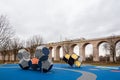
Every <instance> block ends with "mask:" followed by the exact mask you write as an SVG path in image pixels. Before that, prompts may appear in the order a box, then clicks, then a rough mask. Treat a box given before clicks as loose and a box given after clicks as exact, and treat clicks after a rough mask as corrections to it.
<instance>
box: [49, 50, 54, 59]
mask: <svg viewBox="0 0 120 80" xmlns="http://www.w3.org/2000/svg"><path fill="white" fill-rule="evenodd" d="M52 49H53V48H49V50H50V54H49V59H52Z"/></svg>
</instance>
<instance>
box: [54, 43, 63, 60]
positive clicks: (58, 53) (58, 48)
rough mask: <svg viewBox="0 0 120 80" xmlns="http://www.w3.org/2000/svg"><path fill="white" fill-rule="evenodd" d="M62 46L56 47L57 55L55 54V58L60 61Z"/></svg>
mask: <svg viewBox="0 0 120 80" xmlns="http://www.w3.org/2000/svg"><path fill="white" fill-rule="evenodd" d="M61 47H62V46H59V45H58V46H57V47H56V48H55V55H54V60H55V61H60V48H61Z"/></svg>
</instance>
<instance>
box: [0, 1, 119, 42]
mask: <svg viewBox="0 0 120 80" xmlns="http://www.w3.org/2000/svg"><path fill="white" fill-rule="evenodd" d="M0 14H3V15H7V17H8V18H9V21H10V23H11V25H12V26H13V29H14V30H15V34H16V36H18V37H20V38H21V39H25V40H26V39H28V38H29V37H31V36H33V35H41V36H42V38H43V40H44V42H46V43H49V42H58V41H63V40H65V39H79V38H83V37H84V38H86V39H92V38H100V37H107V36H111V35H113V34H114V35H119V34H120V27H119V26H120V0H0Z"/></svg>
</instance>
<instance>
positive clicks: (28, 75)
mask: <svg viewBox="0 0 120 80" xmlns="http://www.w3.org/2000/svg"><path fill="white" fill-rule="evenodd" d="M116 67H117V68H118V70H115V71H114V70H112V69H107V68H97V67H96V66H92V65H83V66H81V67H80V68H76V67H70V66H69V65H68V64H54V66H53V68H52V69H51V71H50V72H48V73H42V72H40V71H33V70H31V69H30V70H22V69H21V68H20V67H19V65H18V64H4V65H0V80H76V79H78V78H79V77H80V76H82V73H78V72H74V71H69V70H62V69H57V68H64V69H71V70H78V71H86V72H91V73H94V74H96V76H97V79H96V80H120V67H119V66H116Z"/></svg>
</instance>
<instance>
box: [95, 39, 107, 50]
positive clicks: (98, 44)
mask: <svg viewBox="0 0 120 80" xmlns="http://www.w3.org/2000/svg"><path fill="white" fill-rule="evenodd" d="M104 42H106V43H109V42H108V41H100V42H98V43H97V48H98V49H99V46H100V44H102V43H104Z"/></svg>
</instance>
